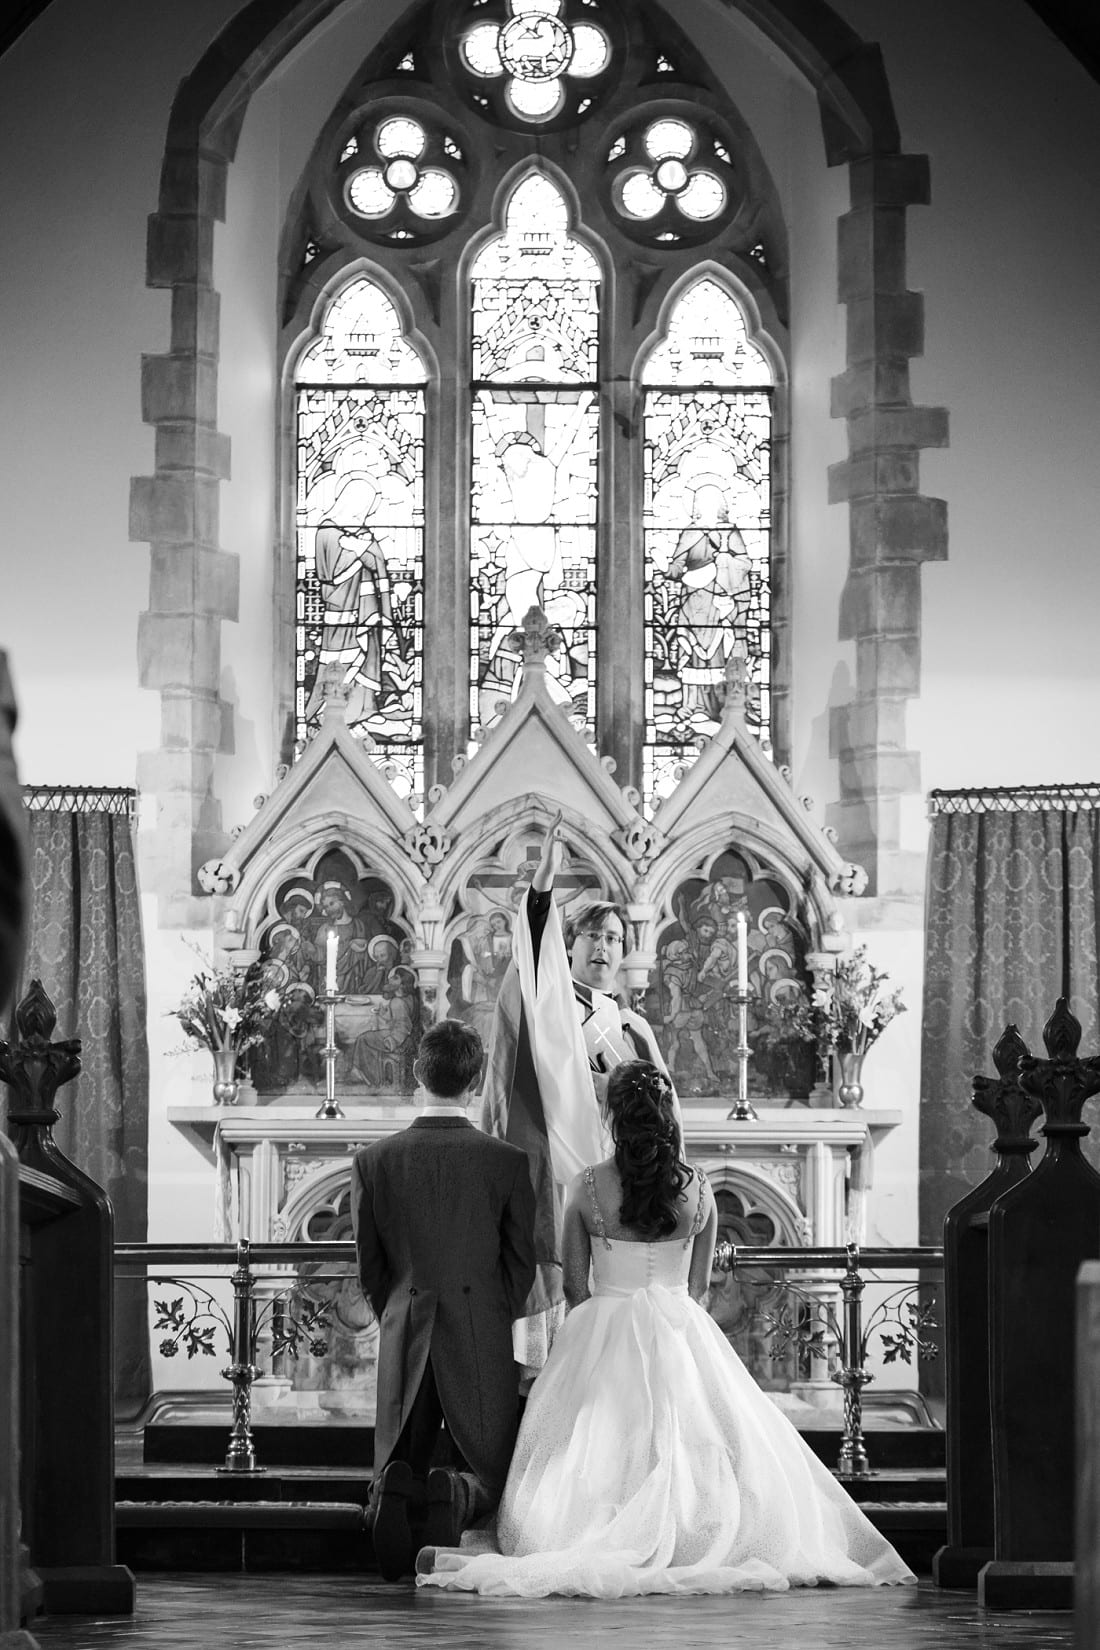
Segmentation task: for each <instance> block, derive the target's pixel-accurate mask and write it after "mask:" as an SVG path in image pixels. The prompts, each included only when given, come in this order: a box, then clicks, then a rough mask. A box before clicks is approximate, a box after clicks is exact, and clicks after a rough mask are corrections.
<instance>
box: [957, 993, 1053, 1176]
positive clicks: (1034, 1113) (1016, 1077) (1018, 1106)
mask: <svg viewBox="0 0 1100 1650" xmlns="http://www.w3.org/2000/svg"><path fill="white" fill-rule="evenodd" d="M1030 1052H1031V1051H1030V1049H1029V1048H1028V1046H1027V1044H1026V1043H1025V1042H1024V1040H1023V1038H1022V1037H1021V1036H1020V1033H1019V1032H1018V1031H1017V1029H1016V1027H1015V1026H1014V1025H1006V1026H1005V1028H1004V1031H1003V1032H1002V1033H1001V1035H1000V1038H999V1039H998V1041H997V1044H996V1046H995V1047H994V1050H993V1064H994V1065H995V1066H996V1068H997V1071H998V1076H996V1077H975V1078H974V1080H973V1082H972V1084H971V1090H972V1102H973V1105H974V1107H975V1109H976V1110H977V1111H980V1112H984V1113H985V1115H986V1117H990V1118H992V1120H993V1122H994V1123H995V1124H996V1126H997V1138H996V1140H994V1142H993V1149H994V1151H996V1152H999V1153H1002V1154H1007V1155H1016V1154H1019V1153H1028V1152H1033V1151H1034V1150H1035V1148H1036V1146H1037V1145H1038V1144H1039V1142H1038V1141H1037V1140H1036V1139H1034V1138H1033V1136H1032V1134H1031V1125H1032V1123H1034V1121H1035V1119H1036V1118H1037V1117H1039V1116H1041V1115H1042V1110H1043V1108H1042V1106H1041V1105H1040V1104H1039V1102H1038V1100H1036V1098H1035V1096H1034V1095H1032V1094H1028V1093H1027V1092H1026V1090H1025V1089H1023V1088H1021V1087H1020V1061H1021V1060H1023V1059H1026V1058H1027V1057H1028V1056H1029V1054H1030Z"/></svg>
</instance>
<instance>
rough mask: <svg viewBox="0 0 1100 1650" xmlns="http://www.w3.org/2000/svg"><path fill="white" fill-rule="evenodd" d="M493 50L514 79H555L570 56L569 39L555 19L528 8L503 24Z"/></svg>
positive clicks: (571, 54)
mask: <svg viewBox="0 0 1100 1650" xmlns="http://www.w3.org/2000/svg"><path fill="white" fill-rule="evenodd" d="M497 50H498V51H499V52H500V60H501V62H502V63H503V64H504V67H505V68H506V69H507V71H508V73H509V74H514V75H515V76H516V78H517V79H518V80H540V81H541V80H556V79H557V77H558V76H559V75H560V74H561V73H562V71H563V70H564V69H566V68H567V67H568V65H569V61H570V59H571V58H572V56H573V40H572V36H571V35H570V33H569V30H568V29H567V28H566V26H565V24H564V23H562V22H560V21H559V19H558V18H556V17H550V16H548V15H547V14H546V13H545V12H537V11H529V12H526V13H521V14H520V15H519V16H517V17H513V18H512V19H511V20H510V21H509V22H507V23H506V24H505V25H504V27H503V28H502V29H501V31H500V40H499V42H498V45H497Z"/></svg>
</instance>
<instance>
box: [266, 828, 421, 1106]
mask: <svg viewBox="0 0 1100 1650" xmlns="http://www.w3.org/2000/svg"><path fill="white" fill-rule="evenodd" d="M271 904H272V906H273V909H272V911H271V913H270V915H269V916H268V918H267V920H266V921H265V922H264V924H263V926H262V927H261V929H260V932H259V936H258V938H259V949H260V958H259V961H258V963H256V964H255V965H254V966H255V967H256V968H258V969H259V971H260V974H261V978H262V981H263V984H264V986H265V987H274V988H275V989H276V990H277V991H278V992H279V995H280V997H281V999H282V1004H281V1007H280V1009H279V1012H278V1014H277V1015H276V1016H275V1021H274V1025H273V1027H272V1030H271V1032H270V1034H269V1036H268V1038H267V1041H266V1042H265V1043H264V1045H263V1046H262V1047H261V1048H259V1049H257V1050H256V1051H255V1052H254V1053H253V1055H252V1063H251V1075H252V1081H253V1083H254V1085H255V1087H256V1090H257V1093H259V1094H261V1095H264V1094H272V1095H278V1094H290V1095H294V1094H313V1093H319V1092H321V1091H322V1090H323V1088H324V1081H325V1074H324V1060H323V1056H322V1052H321V1051H322V1048H323V1046H324V1011H323V1009H322V1008H321V1007H320V1006H319V1004H318V1001H317V999H318V998H319V997H321V996H322V995H323V993H324V990H325V969H326V951H327V939H328V935H329V934H335V936H336V990H337V992H338V993H339V994H340V996H341V997H342V998H343V1001H341V1002H338V1003H337V1005H336V1046H337V1050H338V1056H337V1067H336V1070H337V1076H338V1078H339V1081H340V1084H341V1088H342V1090H343V1091H344V1092H350V1093H355V1092H356V1091H365V1092H367V1093H370V1094H411V1093H412V1092H413V1089H414V1088H415V1082H414V1079H413V1074H412V1064H413V1059H414V1057H415V1054H416V1046H417V1043H418V1041H419V1039H420V1032H421V1003H420V988H419V981H418V977H417V973H416V970H415V968H414V967H413V966H412V951H413V938H412V934H411V932H410V930H409V929H408V927H407V926H405V925H404V924H403V923H401V922H399V921H397V920H396V919H395V917H394V915H393V913H394V909H395V905H396V898H395V895H394V891H393V889H392V888H391V887H390V886H389V884H388V883H387V882H386V881H385V880H384V878H382V877H380V876H377V875H374V874H371V873H370V872H369V871H367V870H366V868H365V867H361V866H359V865H358V864H357V863H356V862H355V861H354V860H353V858H352V856H351V855H350V854H349V853H347V852H345V851H344V850H341V849H330V850H328V851H327V852H325V853H323V854H322V855H321V857H320V858H319V859H318V860H317V861H316V863H315V864H314V865H313V867H312V869H311V870H309V871H302V872H298V873H295V874H294V875H292V876H290V877H288V878H286V879H285V880H284V881H283V882H282V883H281V884H280V885H279V887H278V888H277V890H276V893H275V895H274V898H273V900H272V902H271Z"/></svg>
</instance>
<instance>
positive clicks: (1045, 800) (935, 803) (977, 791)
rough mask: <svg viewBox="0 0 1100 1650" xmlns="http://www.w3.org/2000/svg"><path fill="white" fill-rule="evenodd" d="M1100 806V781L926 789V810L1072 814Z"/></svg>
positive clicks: (972, 812) (936, 811) (939, 811)
mask: <svg viewBox="0 0 1100 1650" xmlns="http://www.w3.org/2000/svg"><path fill="white" fill-rule="evenodd" d="M1091 808H1100V783H1098V782H1096V781H1091V782H1089V783H1087V784H1081V785H986V786H979V787H975V788H973V789H968V790H962V791H929V793H928V812H929V814H930V815H931V816H932V817H933V818H935V817H936V816H937V815H938V814H985V813H994V814H995V813H1001V814H1008V813H1039V812H1041V811H1043V810H1044V809H1050V810H1052V811H1054V812H1059V811H1060V812H1064V813H1075V812H1077V811H1078V810H1088V809H1091Z"/></svg>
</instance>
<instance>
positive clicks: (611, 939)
mask: <svg viewBox="0 0 1100 1650" xmlns="http://www.w3.org/2000/svg"><path fill="white" fill-rule="evenodd" d="M577 938H578V939H579V940H593V941H595V940H603V942H604V944H605V945H625V944H626V941H625V940H624V939H623V936H622V935H621V934H619V933H616V931H615V929H614V928H581V929H579V930H578V933H577Z"/></svg>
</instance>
